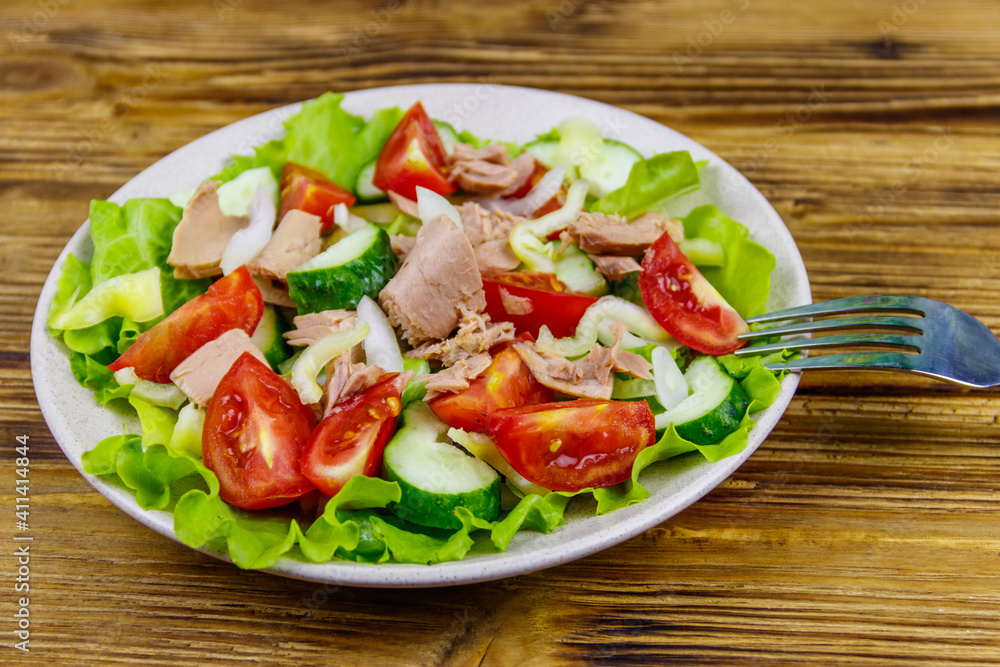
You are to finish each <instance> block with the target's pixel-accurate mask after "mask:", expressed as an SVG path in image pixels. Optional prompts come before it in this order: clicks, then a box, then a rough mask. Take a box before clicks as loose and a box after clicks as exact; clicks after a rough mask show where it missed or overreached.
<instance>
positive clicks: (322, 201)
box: [278, 162, 357, 232]
mask: <svg viewBox="0 0 1000 667" xmlns="http://www.w3.org/2000/svg"><path fill="white" fill-rule="evenodd" d="M355 201H357V200H356V198H355V197H354V195H353V194H351V193H350V192H348V191H347V190H345V189H344V188H342V187H340V186H339V185H337V184H336V183H334V182H332V181H331V180H329V179H328V178H327V177H326V176H325V175H324V174H323V172H321V171H318V170H316V169H310V168H309V167H306V166H303V165H301V164H296V163H295V162H286V163H285V168H284V169H283V170H282V172H281V207H280V208H279V210H278V220H279V221H281V219H282V218H284V217H285V214H286V213H288V212H289V211H291V210H292V209H293V208H296V209H299V210H300V211H305V212H306V213H311V214H313V215H315V216H318V217H319V218H320V220H321V221H322V224H323V227H322V231H324V232H325V231H326V230H328V229H329V228H330V227H332V226H333V208H334V207H335V206H336V205H337V204H344V205H345V206H353V205H354V202H355Z"/></svg>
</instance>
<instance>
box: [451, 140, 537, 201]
mask: <svg viewBox="0 0 1000 667" xmlns="http://www.w3.org/2000/svg"><path fill="white" fill-rule="evenodd" d="M508 160H509V158H508V155H507V149H506V148H505V147H504V146H501V145H499V144H491V145H489V146H486V147H485V148H482V149H480V150H476V149H474V148H472V146H468V145H466V144H462V143H459V144H455V152H454V153H452V155H451V174H450V175H449V178H450V179H451V181H452V182H454V183H455V184H456V185H458V187H460V188H461V189H462V190H465V191H466V192H474V193H476V194H483V195H490V196H495V197H505V196H507V195H510V194H513V193H515V192H517V191H518V190H520V189H521V186H523V185H524V184H525V183H527V182H528V179H529V178H531V174H532V172H533V171H534V170H535V159H534V158H533V157H532V156H531V154H529V153H522V154H521V155H519V156H517V158H516V159H515V160H514V161H513V162H510V163H508Z"/></svg>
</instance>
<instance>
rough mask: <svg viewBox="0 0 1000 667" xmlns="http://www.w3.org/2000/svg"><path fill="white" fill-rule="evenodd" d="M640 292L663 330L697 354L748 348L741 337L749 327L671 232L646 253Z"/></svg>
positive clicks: (640, 277)
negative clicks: (672, 236)
mask: <svg viewBox="0 0 1000 667" xmlns="http://www.w3.org/2000/svg"><path fill="white" fill-rule="evenodd" d="M639 292H640V293H641V294H642V301H643V303H645V304H646V308H647V309H649V312H650V314H652V316H653V317H654V318H655V319H656V321H657V322H659V323H660V326H662V327H663V328H664V329H666V330H667V331H668V332H670V334H671V335H673V337H674V338H676V339H677V340H679V341H680V342H681V343H683V344H684V345H687V346H688V347H690V348H691V349H693V350H698V351H699V352H704V353H705V354H712V355H716V356H718V355H722V354H729V353H730V352H732V351H734V350H736V349H738V348H740V347H742V346H743V345H745V344H746V341H743V340H739V339H738V338H737V336H738V335H739V334H741V333H743V332H746V331H749V330H750V327H749V326H747V323H746V322H744V321H743V318H742V317H740V314H739V313H737V312H736V311H735V310H734V309H733V307H732V306H730V305H729V304H728V303H726V300H725V299H723V298H722V295H721V294H719V292H718V291H716V289H715V288H714V287H712V285H711V284H710V283H709V282H708V281H707V280H706V279H705V277H704V276H703V275H701V273H700V272H699V271H698V269H697V268H695V266H694V264H692V263H691V262H690V260H688V258H687V257H685V256H684V253H683V252H681V249H680V248H679V247H678V246H677V244H676V243H674V241H673V239H671V238H670V235H669V234H663V235H662V236H661V237H660V238H658V239H657V240H656V241H655V242H654V243H653V245H651V246H650V247H649V250H647V251H646V256H645V257H643V259H642V271H641V272H640V273H639Z"/></svg>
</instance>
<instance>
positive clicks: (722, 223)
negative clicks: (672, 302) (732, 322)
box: [683, 206, 775, 318]
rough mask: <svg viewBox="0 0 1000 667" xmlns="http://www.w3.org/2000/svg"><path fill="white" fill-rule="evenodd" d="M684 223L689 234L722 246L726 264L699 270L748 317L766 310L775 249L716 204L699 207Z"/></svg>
mask: <svg viewBox="0 0 1000 667" xmlns="http://www.w3.org/2000/svg"><path fill="white" fill-rule="evenodd" d="M683 222H684V236H685V237H687V238H704V239H708V240H709V241H714V242H716V243H718V244H720V245H721V246H722V249H723V252H724V255H725V258H724V260H723V264H722V266H705V267H701V268H700V269H699V270H700V271H701V273H702V275H703V276H705V278H706V279H707V280H708V282H710V283H712V286H713V287H714V288H715V289H717V290H719V293H720V294H721V295H722V297H723V298H724V299H725V300H726V301H727V302H728V303H729V305H730V306H732V307H733V308H735V309H736V312H738V313H739V314H740V315H742V316H743V317H744V318H746V317H753V316H755V315H760V314H762V313H764V312H765V310H766V309H767V297H768V295H769V294H770V293H771V272H772V271H773V270H774V267H775V259H774V255H772V254H771V251H769V250H768V249H767V248H765V247H764V246H762V245H760V244H759V243H756V242H754V241H751V240H750V239H749V238H748V231H747V228H746V227H744V226H743V225H741V224H740V223H738V222H736V221H735V220H733V219H732V218H730V217H729V216H728V215H726V214H725V213H723V212H722V211H720V210H719V209H718V208H717V207H715V206H699V207H698V208H696V209H694V210H693V211H691V212H690V213H688V215H687V217H685V218H684V220H683Z"/></svg>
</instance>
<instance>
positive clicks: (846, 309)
mask: <svg viewBox="0 0 1000 667" xmlns="http://www.w3.org/2000/svg"><path fill="white" fill-rule="evenodd" d="M857 313H883V315H876V316H871V315H864V316H861V317H835V318H832V319H823V320H815V321H807V322H799V323H795V324H786V325H783V326H773V327H767V328H759V329H755V330H753V331H749V332H747V333H744V334H740V336H739V337H740V338H741V339H750V340H752V339H754V338H760V337H765V336H766V337H771V336H786V335H792V334H806V333H815V332H827V331H839V330H847V329H879V330H882V332H881V333H854V334H845V335H835V336H824V337H821V338H802V339H793V340H787V341H781V342H777V343H768V344H766V345H754V346H751V347H745V348H742V349H740V350H737V351H736V354H737V355H756V354H768V353H770V352H776V351H779V350H808V349H816V348H827V347H873V346H875V347H883V348H884V347H889V348H893V350H892V351H885V350H882V351H868V352H844V353H839V354H829V355H825V356H818V357H808V358H802V359H791V360H787V361H781V362H778V363H770V364H766V367H767V368H769V369H771V370H789V371H797V370H806V369H809V370H830V369H845V368H847V369H853V368H861V369H864V368H871V369H880V370H892V371H907V372H911V373H919V374H921V375H927V376H930V377H932V378H936V379H939V380H947V381H949V382H954V383H957V384H960V385H963V386H966V387H978V388H983V387H996V386H1000V340H998V339H997V337H996V336H995V335H993V332H992V331H990V330H989V328H988V327H987V326H986V325H985V324H983V323H982V322H980V321H979V320H977V319H976V318H974V317H972V316H971V315H969V314H968V313H965V312H962V311H961V310H959V309H958V308H955V307H953V306H949V305H948V304H946V303H941V302H940V301H935V300H933V299H927V298H924V297H920V296H894V295H879V296H855V297H848V298H846V299H836V300H834V301H826V302H823V303H814V304H812V305H809V306H802V307H801V308H789V309H788V310H782V311H779V312H776V313H768V314H766V315H760V316H758V317H752V318H750V319H748V320H747V323H749V324H757V325H759V324H763V323H770V322H778V321H782V320H797V319H807V318H814V317H822V316H827V315H837V316H842V315H851V314H857ZM885 330H888V332H886V331H885Z"/></svg>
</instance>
